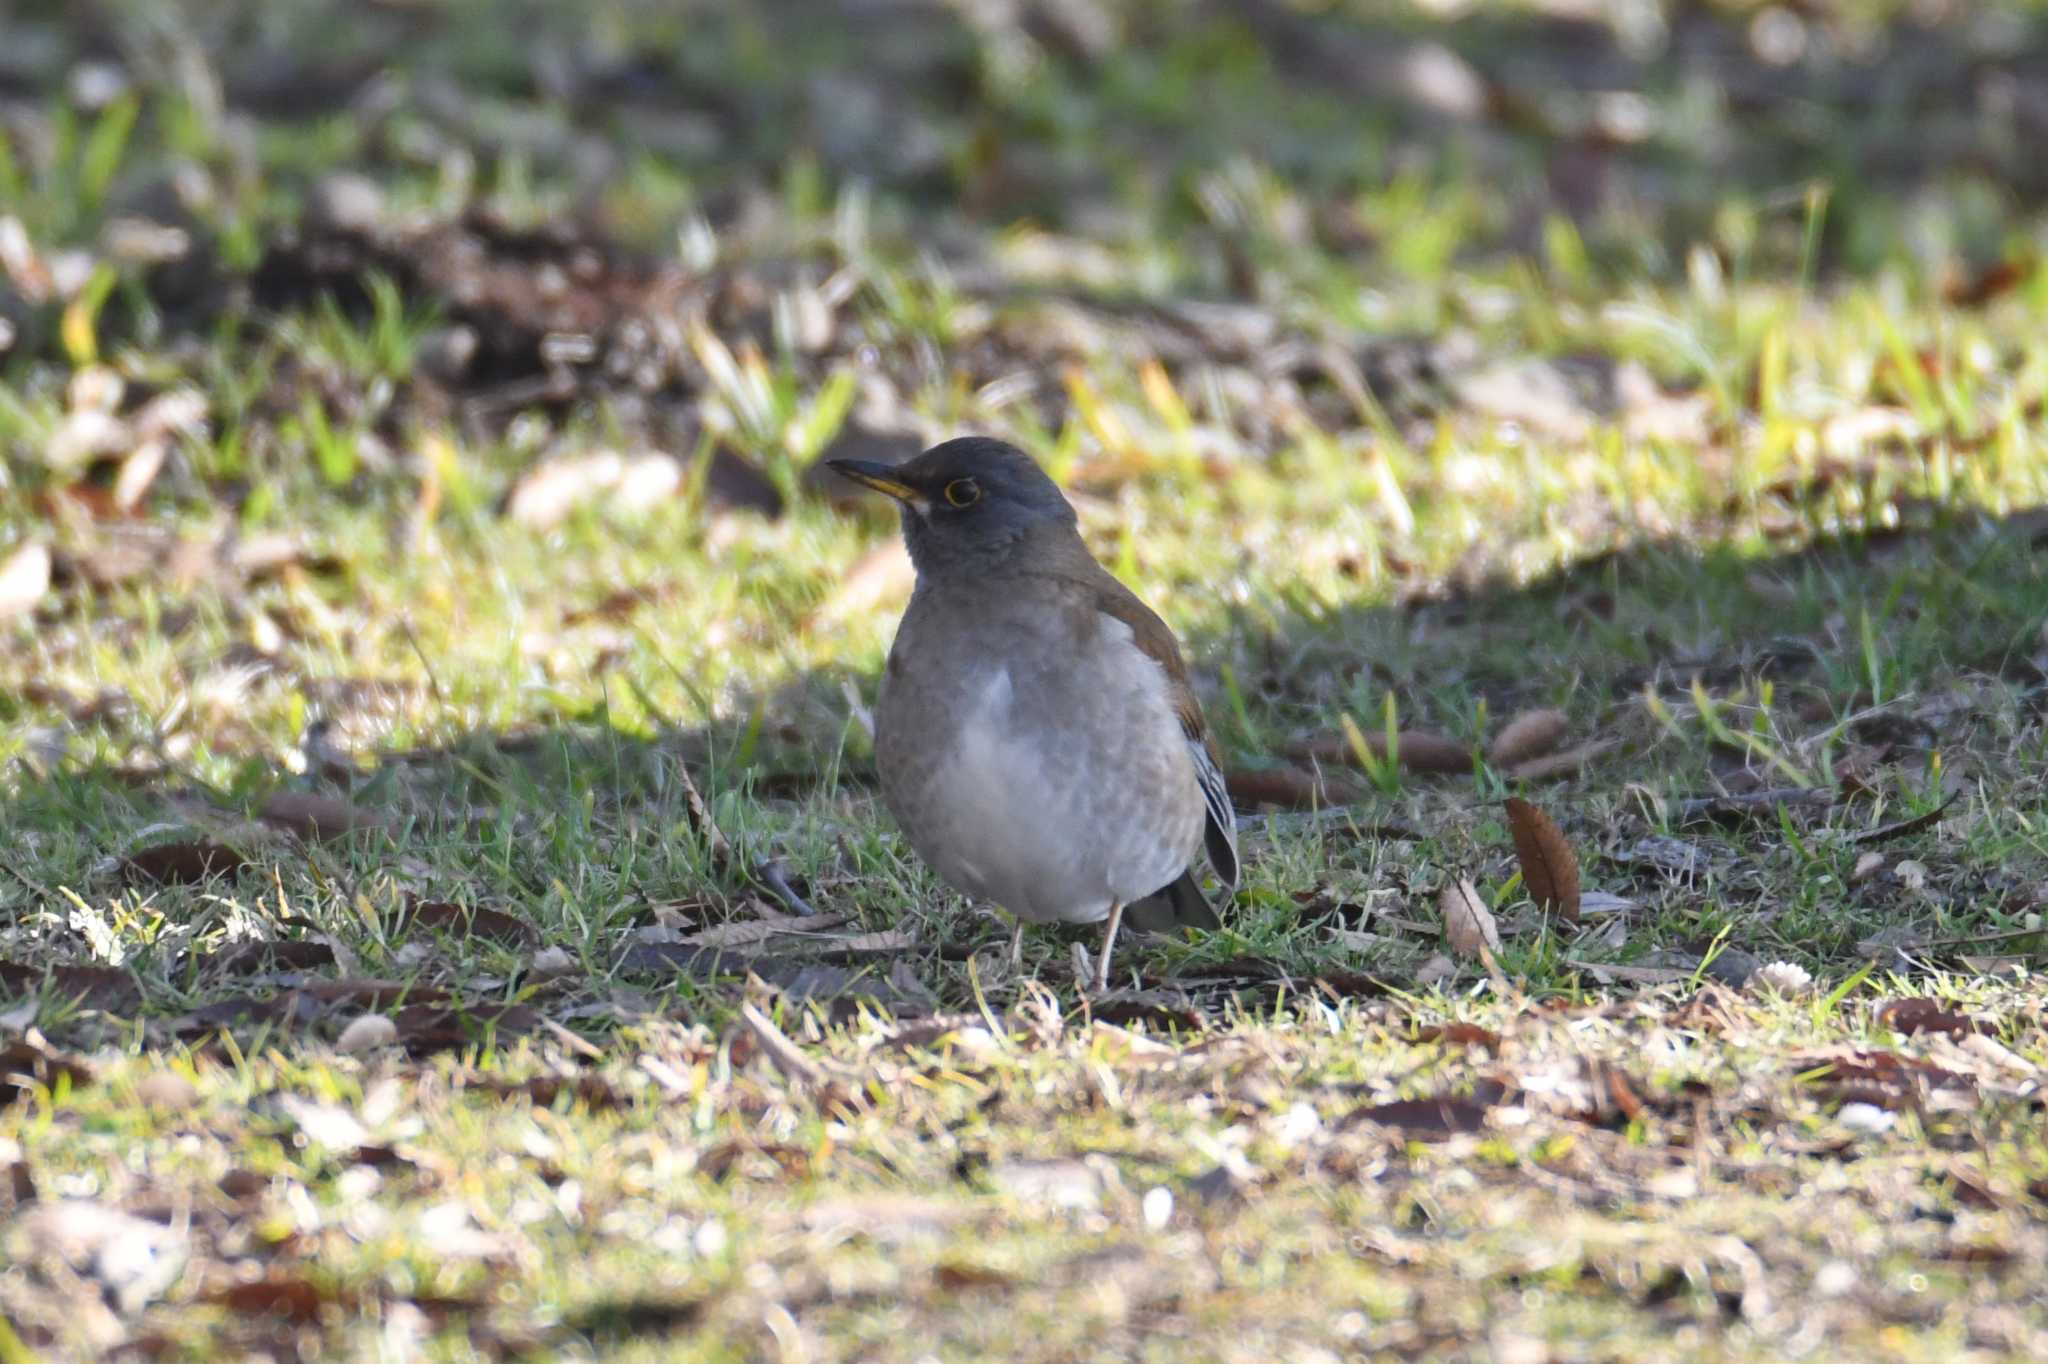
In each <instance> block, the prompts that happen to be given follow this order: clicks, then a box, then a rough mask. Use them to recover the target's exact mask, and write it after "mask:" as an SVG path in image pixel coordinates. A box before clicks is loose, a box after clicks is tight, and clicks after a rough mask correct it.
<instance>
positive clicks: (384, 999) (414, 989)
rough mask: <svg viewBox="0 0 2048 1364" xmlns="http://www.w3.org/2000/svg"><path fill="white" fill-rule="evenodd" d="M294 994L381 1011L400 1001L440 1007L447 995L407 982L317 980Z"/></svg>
mask: <svg viewBox="0 0 2048 1364" xmlns="http://www.w3.org/2000/svg"><path fill="white" fill-rule="evenodd" d="M293 993H294V994H299V995H303V996H305V997H306V998H308V999H311V1000H316V1001H318V1002H319V1003H321V1004H326V1005H335V1004H347V1005H350V1006H352V1007H354V1008H356V1009H383V1008H388V1007H389V1006H391V1005H393V1004H397V1003H399V1002H400V1001H403V1002H405V1003H407V1004H441V1003H445V1002H446V1001H447V999H448V992H447V991H446V990H443V989H441V988H439V987H438V986H433V985H420V984H417V983H416V982H413V981H408V980H375V979H368V978H365V979H357V980H316V981H310V982H308V983H307V984H305V985H301V986H300V987H299V988H298V989H297V990H295V991H293Z"/></svg>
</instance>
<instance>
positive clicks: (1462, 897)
mask: <svg viewBox="0 0 2048 1364" xmlns="http://www.w3.org/2000/svg"><path fill="white" fill-rule="evenodd" d="M1436 908H1437V912H1438V913H1439V914H1441V915H1443V920H1444V941H1445V942H1447V943H1449V944H1450V948H1451V951H1453V952H1455V953H1456V954H1457V955H1459V956H1461V957H1476V956H1478V955H1479V954H1480V953H1481V952H1484V951H1494V952H1498V951H1499V950H1500V928H1499V926H1498V925H1496V924H1495V923H1494V921H1493V911H1492V910H1490V909H1488V908H1487V907H1486V901H1485V900H1484V899H1482V898H1481V897H1480V894H1479V887H1477V886H1475V885H1473V884H1472V883H1471V882H1470V881H1467V880H1465V879H1463V878H1462V877H1461V878H1459V879H1458V880H1456V881H1452V882H1450V883H1449V884H1447V885H1445V887H1444V888H1443V891H1442V893H1441V894H1439V895H1438V896H1437V897H1436Z"/></svg>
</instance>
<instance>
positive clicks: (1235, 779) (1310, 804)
mask: <svg viewBox="0 0 2048 1364" xmlns="http://www.w3.org/2000/svg"><path fill="white" fill-rule="evenodd" d="M1223 784H1224V787H1225V788H1226V789H1227V790H1228V791H1229V792H1230V799H1231V801H1232V802H1233V803H1234V804H1235V805H1236V806H1237V808H1238V809H1240V810H1256V809H1257V808H1259V807H1260V806H1262V805H1271V806H1276V807H1278V808H1280V809H1282V810H1309V809H1316V808H1320V807H1322V806H1327V805H1346V804H1349V803H1350V802H1351V801H1353V800H1354V799H1356V798H1357V792H1356V790H1355V789H1353V787H1352V786H1351V785H1350V784H1349V783H1348V782H1339V781H1335V780H1332V779H1330V778H1325V777H1319V776H1317V775H1316V774H1315V773H1313V772H1309V771H1306V770H1305V769H1303V768H1299V767H1269V768H1264V769H1261V770H1259V771H1256V772H1251V771H1245V770H1242V769H1240V770H1238V771H1234V772H1228V773H1225V774H1224V778H1223Z"/></svg>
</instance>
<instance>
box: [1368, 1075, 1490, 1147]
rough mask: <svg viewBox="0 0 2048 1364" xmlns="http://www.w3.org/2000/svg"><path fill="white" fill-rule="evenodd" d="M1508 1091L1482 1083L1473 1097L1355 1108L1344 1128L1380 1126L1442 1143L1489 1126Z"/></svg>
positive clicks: (1438, 1097) (1400, 1101)
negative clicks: (1367, 1124)
mask: <svg viewBox="0 0 2048 1364" xmlns="http://www.w3.org/2000/svg"><path fill="white" fill-rule="evenodd" d="M1504 1093H1505V1091H1504V1090H1503V1088H1502V1087H1501V1086H1500V1085H1498V1084H1495V1083H1492V1082H1488V1083H1484V1084H1481V1085H1480V1086H1479V1087H1478V1089H1477V1090H1475V1091H1474V1092H1473V1093H1472V1095H1471V1096H1470V1097H1460V1096H1455V1095H1449V1094H1440V1095H1435V1096H1432V1097H1430V1098H1427V1099H1395V1100H1393V1101H1392V1102H1391V1103H1383V1104H1369V1105H1367V1106H1365V1107H1363V1108H1356V1109H1353V1110H1352V1111H1351V1112H1350V1113H1349V1114H1347V1115H1346V1116H1345V1117H1344V1119H1343V1121H1342V1124H1341V1125H1342V1126H1344V1127H1354V1126H1356V1125H1358V1124H1359V1123H1364V1122H1370V1123H1378V1124H1379V1125H1380V1126H1382V1127H1392V1128H1396V1129H1398V1130H1399V1131H1400V1133H1401V1135H1402V1136H1404V1137H1406V1138H1408V1139H1409V1140H1412V1141H1442V1140H1443V1139H1444V1138H1446V1137H1449V1136H1452V1135H1454V1134H1456V1133H1459V1132H1477V1131H1480V1130H1482V1129H1483V1128H1484V1127H1485V1126H1486V1114H1487V1110H1489V1109H1491V1108H1492V1107H1493V1106H1494V1105H1495V1104H1497V1103H1499V1102H1500V1101H1501V1098H1502V1097H1503V1095H1504Z"/></svg>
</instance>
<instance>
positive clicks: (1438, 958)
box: [1415, 952, 1458, 990]
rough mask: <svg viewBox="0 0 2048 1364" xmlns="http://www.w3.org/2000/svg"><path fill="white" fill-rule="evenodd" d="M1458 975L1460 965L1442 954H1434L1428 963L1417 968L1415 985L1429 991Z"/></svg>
mask: <svg viewBox="0 0 2048 1364" xmlns="http://www.w3.org/2000/svg"><path fill="white" fill-rule="evenodd" d="M1457 974H1458V963H1456V962H1454V961H1452V960H1451V959H1450V958H1449V957H1447V956H1445V955H1444V954H1443V953H1441V952H1437V953H1435V954H1433V955H1432V956H1431V957H1430V959H1429V960H1428V961H1425V962H1424V963H1422V965H1420V966H1418V967H1416V968H1415V983H1416V985H1418V986H1420V987H1421V988H1422V989H1425V990H1427V989H1428V988H1429V987H1430V986H1432V985H1437V984H1440V983H1441V982H1443V981H1446V980H1449V979H1450V978H1451V977H1452V976H1455V975H1457Z"/></svg>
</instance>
